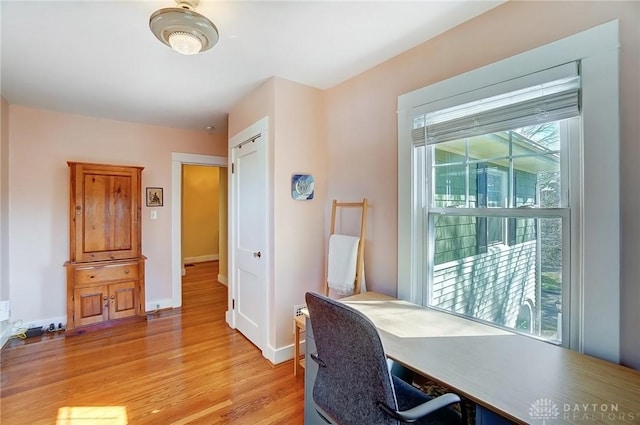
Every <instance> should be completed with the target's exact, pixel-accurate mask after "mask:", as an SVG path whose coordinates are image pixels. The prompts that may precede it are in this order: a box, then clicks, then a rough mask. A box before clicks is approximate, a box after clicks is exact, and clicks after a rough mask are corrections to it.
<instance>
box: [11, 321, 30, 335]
mask: <svg viewBox="0 0 640 425" xmlns="http://www.w3.org/2000/svg"><path fill="white" fill-rule="evenodd" d="M9 324H11V325H12V327H13V329H15V330H16V332H15V333H14V334H13V335H11V336H10V337H9V339H12V338H13V339H15V338H17V339H27V329H28V328H24V327H22V320H21V319H18V320H16V321H15V322H9Z"/></svg>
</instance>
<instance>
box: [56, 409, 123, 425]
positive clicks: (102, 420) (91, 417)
mask: <svg viewBox="0 0 640 425" xmlns="http://www.w3.org/2000/svg"><path fill="white" fill-rule="evenodd" d="M128 423H129V419H128V418H127V408H126V407H124V406H70V407H67V406H65V407H61V408H60V409H58V418H57V420H56V425H81V424H82V425H84V424H92V425H127V424H128Z"/></svg>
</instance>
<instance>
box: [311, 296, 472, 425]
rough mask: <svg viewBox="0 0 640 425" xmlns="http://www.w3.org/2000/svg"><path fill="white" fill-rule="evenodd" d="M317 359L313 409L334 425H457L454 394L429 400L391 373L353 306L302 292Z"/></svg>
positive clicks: (377, 343) (371, 326)
mask: <svg viewBox="0 0 640 425" xmlns="http://www.w3.org/2000/svg"><path fill="white" fill-rule="evenodd" d="M305 299H306V302H307V307H308V308H309V317H310V320H311V326H312V328H313V335H314V338H315V343H316V349H317V353H316V354H311V359H312V360H313V361H315V362H316V363H317V364H318V366H319V367H318V374H317V376H316V380H315V383H314V386H313V401H314V403H315V405H316V410H317V411H318V413H319V414H320V416H322V417H323V418H324V419H325V420H327V423H332V424H336V425H363V424H376V425H398V424H401V423H417V424H423V425H424V424H461V423H463V419H462V417H461V415H460V414H458V412H456V411H455V410H454V409H452V408H451V407H449V406H450V405H452V404H455V403H460V397H458V396H457V395H456V394H451V393H448V394H444V395H442V396H440V397H437V398H433V399H431V398H430V397H428V396H427V395H426V394H424V393H422V392H421V391H419V390H418V389H416V388H414V387H413V386H412V385H410V384H408V383H406V382H404V381H402V380H401V379H399V378H397V377H395V376H392V374H391V373H390V371H389V369H388V367H387V359H386V356H385V353H384V349H383V347H382V342H381V341H380V336H379V335H378V331H377V329H376V327H375V325H374V324H373V323H372V322H371V320H369V318H367V317H366V316H365V315H363V314H362V313H360V312H359V311H357V310H355V309H354V308H352V307H349V306H348V305H346V304H344V303H340V302H339V301H335V300H332V299H330V298H328V297H326V296H323V295H320V294H316V293H312V292H307V293H306V294H305ZM465 419H466V418H465Z"/></svg>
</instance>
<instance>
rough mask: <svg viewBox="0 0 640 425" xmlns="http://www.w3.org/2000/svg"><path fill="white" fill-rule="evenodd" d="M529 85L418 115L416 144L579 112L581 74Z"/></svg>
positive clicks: (416, 118)
mask: <svg viewBox="0 0 640 425" xmlns="http://www.w3.org/2000/svg"><path fill="white" fill-rule="evenodd" d="M574 69H576V72H575V75H573V76H570V77H565V78H562V79H559V80H555V81H549V82H546V83H543V84H538V85H535V86H532V87H527V88H524V89H520V90H516V91H513V92H509V93H504V94H501V95H497V96H492V97H489V98H486V99H481V100H476V101H473V102H469V103H465V104H462V105H457V106H453V107H449V108H445V109H441V110H439V111H434V112H429V113H426V114H421V115H417V116H415V117H414V119H413V130H412V139H413V143H414V144H415V145H421V144H425V143H426V144H434V143H441V142H446V141H450V140H457V139H462V138H465V137H472V136H477V135H482V134H489V133H495V132H498V131H504V130H509V129H515V128H521V127H526V126H529V125H535V124H541V123H545V122H550V121H557V120H561V119H565V118H570V117H574V116H577V115H579V114H580V109H579V104H580V77H579V75H577V64H576V66H575V68H574Z"/></svg>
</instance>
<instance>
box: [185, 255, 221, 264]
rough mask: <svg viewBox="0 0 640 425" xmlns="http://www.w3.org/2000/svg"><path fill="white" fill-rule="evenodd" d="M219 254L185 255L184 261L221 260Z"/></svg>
mask: <svg viewBox="0 0 640 425" xmlns="http://www.w3.org/2000/svg"><path fill="white" fill-rule="evenodd" d="M219 259H220V255H219V254H213V255H201V256H199V257H184V262H185V264H186V263H204V262H205V261H215V260H219Z"/></svg>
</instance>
